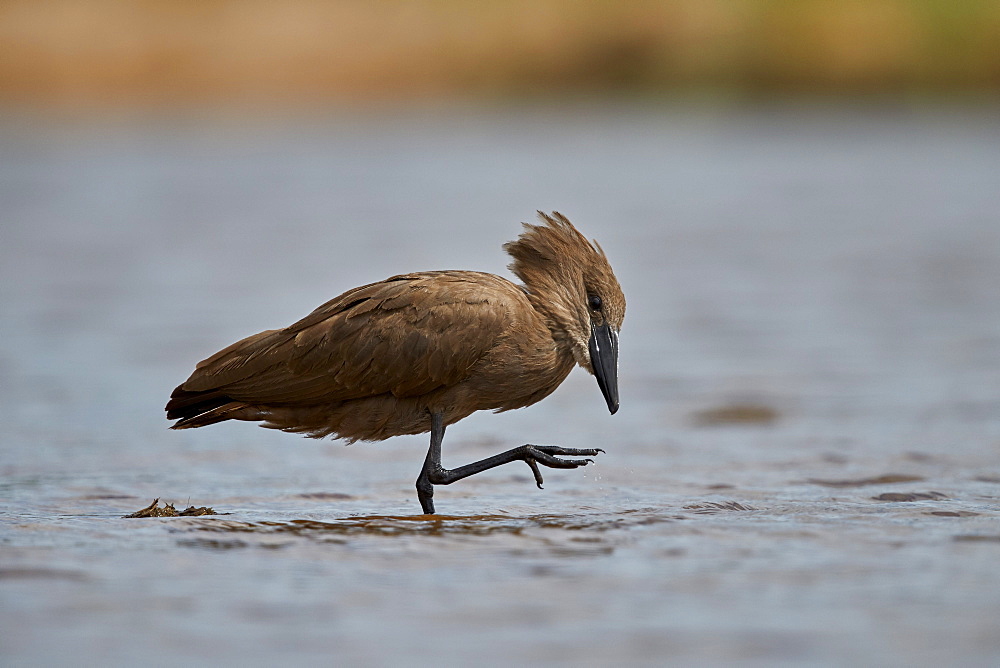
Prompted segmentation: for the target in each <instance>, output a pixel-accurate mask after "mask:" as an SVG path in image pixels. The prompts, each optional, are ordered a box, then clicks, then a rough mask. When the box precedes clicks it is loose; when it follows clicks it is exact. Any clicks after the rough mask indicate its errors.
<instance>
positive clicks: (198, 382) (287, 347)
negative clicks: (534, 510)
mask: <svg viewBox="0 0 1000 668" xmlns="http://www.w3.org/2000/svg"><path fill="white" fill-rule="evenodd" d="M539 215H540V216H541V218H542V224H541V225H528V224H525V225H524V228H525V229H524V232H523V233H522V234H521V236H520V237H519V238H518V239H517V240H516V241H511V242H509V243H507V244H505V245H504V249H505V250H506V251H507V252H508V253H510V255H511V256H512V257H513V258H514V261H513V262H512V263H511V264H510V269H511V271H513V272H514V273H515V274H516V275H517V276H518V277H519V278H520V279H521V280H522V281H524V285H516V284H515V283H512V282H511V281H508V280H507V279H505V278H501V277H500V276H495V275H493V274H487V273H482V272H477V271H428V272H420V273H414V274H402V275H399V276H393V277H392V278H388V279H386V280H384V281H381V282H379V283H371V284H369V285H363V286H361V287H359V288H354V289H353V290H348V291H347V292H345V293H344V294H342V295H340V296H339V297H335V298H334V299H331V300H330V301H328V302H327V303H325V304H323V305H322V306H320V307H319V308H317V309H316V310H315V311H313V312H312V313H310V314H309V315H307V316H306V317H305V318H303V319H302V320H299V321H298V322H297V323H295V324H294V325H291V326H290V327H286V328H285V329H275V330H269V331H266V332H261V333H260V334H255V335H253V336H250V337H247V338H245V339H243V340H242V341H237V342H236V343H234V344H233V345H231V346H229V347H228V348H225V349H224V350H221V351H219V352H218V353H216V354H215V355H212V356H211V357H209V358H208V359H206V360H204V361H203V362H200V363H199V364H198V366H197V367H196V368H195V370H194V373H193V374H191V377H190V378H188V379H187V380H186V381H184V383H182V384H181V385H180V386H179V387H178V388H177V389H176V390H174V392H173V394H171V395H170V401H169V402H168V403H167V407H166V410H167V418H168V419H171V420H175V419H176V420H177V422H176V423H175V424H174V425H173V426H172V428H173V429H187V428H190V427H204V426H205V425H210V424H215V423H216V422H222V421H224V420H250V421H261V422H263V426H265V427H271V428H273V429H281V430H282V431H290V432H298V433H303V434H306V435H307V436H311V437H313V438H322V437H324V436H335V437H339V438H344V439H347V440H348V441H349V442H352V443H353V442H354V441H380V440H383V439H386V438H389V437H390V436H399V435H401V434H421V433H424V432H427V431H430V432H431V443H430V448H429V449H428V451H427V458H426V459H425V461H424V466H423V468H422V469H421V471H420V477H418V478H417V497H418V498H419V500H420V505H421V507H422V508H423V511H424V513H433V512H434V485H449V484H451V483H453V482H455V481H457V480H461V479H462V478H466V477H468V476H471V475H474V474H476V473H479V472H481V471H485V470H487V469H491V468H493V467H495V466H500V465H501V464H506V463H508V462H512V461H515V460H522V461H524V462H527V464H528V466H530V467H531V470H532V472H533V474H534V477H535V482H536V483H537V484H538V486H539V487H541V486H542V476H541V473H540V472H539V470H538V465H539V464H541V465H543V466H548V467H551V468H563V469H571V468H576V467H578V466H584V465H586V464H587V463H588V462H590V461H592V460H590V459H563V458H562V457H565V456H569V457H578V458H579V457H593V456H596V455H597V454H598V453H599V452H603V450H601V449H598V448H593V449H576V448H563V447H558V446H543V445H530V444H529V445H522V446H520V447H517V448H513V449H511V450H508V451H506V452H502V453H500V454H498V455H495V456H493V457H488V458H486V459H483V460H480V461H478V462H474V463H472V464H467V465H465V466H460V467H458V468H455V469H446V468H444V467H442V466H441V441H442V440H443V439H444V430H445V427H447V426H448V425H450V424H453V423H455V422H458V421H459V420H461V419H462V418H464V417H467V416H469V415H471V414H472V413H473V412H475V411H480V410H493V411H507V410H511V409H512V408H522V407H524V406H530V405H531V404H533V403H535V402H536V401H540V400H541V399H543V398H545V397H546V396H548V395H549V394H550V393H551V392H552V391H553V390H555V389H556V387H558V386H559V384H560V383H562V382H563V380H564V379H565V378H566V376H567V375H568V374H569V372H570V370H571V369H572V368H573V365H574V364H579V365H580V366H582V367H583V368H584V369H586V370H587V371H589V372H591V373H592V374H594V376H596V377H597V384H598V386H599V387H600V389H601V392H602V393H603V394H604V399H605V400H606V401H607V404H608V409H609V410H610V411H611V412H612V413H614V412H615V411H617V410H618V331H619V329H620V328H621V325H622V320H623V319H624V317H625V296H624V295H623V294H622V290H621V287H620V286H619V285H618V280H617V279H616V278H615V275H614V272H613V271H612V270H611V265H610V264H608V260H607V257H605V255H604V251H603V250H602V249H601V247H600V246H599V245H597V243H596V242H595V243H591V242H589V241H587V239H586V237H584V236H583V235H582V234H580V232H578V231H577V229H576V228H575V227H573V225H572V223H570V222H569V220H567V219H566V217H565V216H563V215H562V214H560V213H556V212H553V214H552V215H551V216H548V215H545V214H544V213H541V212H539Z"/></svg>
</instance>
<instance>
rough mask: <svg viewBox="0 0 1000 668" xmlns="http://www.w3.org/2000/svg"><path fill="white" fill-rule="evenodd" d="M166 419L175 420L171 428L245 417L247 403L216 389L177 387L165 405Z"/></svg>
mask: <svg viewBox="0 0 1000 668" xmlns="http://www.w3.org/2000/svg"><path fill="white" fill-rule="evenodd" d="M166 411H167V419H168V420H177V422H176V423H175V424H173V425H171V426H170V428H171V429H193V428H194V427H205V426H207V425H210V424H215V423H216V422H224V421H226V420H241V419H243V420H245V419H247V417H248V416H247V405H246V404H245V403H243V402H241V401H235V400H234V399H233V398H232V397H229V396H226V395H225V394H223V393H222V392H219V391H218V390H209V391H207V392H190V391H188V390H184V389H181V388H180V387H178V388H177V389H176V390H174V391H173V393H172V394H171V395H170V401H168V402H167V406H166Z"/></svg>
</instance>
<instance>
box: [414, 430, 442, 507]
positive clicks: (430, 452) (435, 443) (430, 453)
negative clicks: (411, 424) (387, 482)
mask: <svg viewBox="0 0 1000 668" xmlns="http://www.w3.org/2000/svg"><path fill="white" fill-rule="evenodd" d="M443 440H444V417H443V416H442V415H441V413H431V445H430V447H429V448H427V457H426V458H425V459H424V467H423V468H422V469H420V475H419V476H418V477H417V499H419V500H420V507H421V508H422V509H423V511H424V515H433V514H434V483H433V482H431V478H432V476H433V477H437V475H438V473H439V472H441V471H443V470H444V469H443V468H441V441H443Z"/></svg>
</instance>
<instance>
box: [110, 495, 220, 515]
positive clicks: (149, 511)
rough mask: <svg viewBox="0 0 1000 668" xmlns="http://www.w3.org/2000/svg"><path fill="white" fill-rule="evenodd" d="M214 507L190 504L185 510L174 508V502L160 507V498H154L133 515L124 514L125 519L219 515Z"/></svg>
mask: <svg viewBox="0 0 1000 668" xmlns="http://www.w3.org/2000/svg"><path fill="white" fill-rule="evenodd" d="M218 514H219V513H217V512H215V510H213V509H212V508H208V507H206V506H201V507H200V508H195V507H194V506H188V507H187V508H185V509H184V510H177V509H176V508H174V504H172V503H164V504H163V507H162V508H161V507H160V499H159V498H156V499H153V502H152V503H151V504H149V505H148V506H146V507H145V508H143V509H142V510H137V511H135V512H134V513H132V514H131V515H124V516H123V519H131V518H137V517H197V516H199V515H218Z"/></svg>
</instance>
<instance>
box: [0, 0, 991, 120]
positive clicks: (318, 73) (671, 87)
mask: <svg viewBox="0 0 1000 668" xmlns="http://www.w3.org/2000/svg"><path fill="white" fill-rule="evenodd" d="M998 41H1000V7H998V5H997V3H996V2H992V1H991V0H962V1H961V2H949V1H947V0H844V1H842V2H822V1H819V0H816V1H813V0H761V1H759V2H744V1H741V0H678V1H676V2H650V1H646V0H640V1H637V2H631V3H627V4H622V3H618V2H612V1H610V0H608V1H602V0H593V1H588V2H574V1H572V0H532V1H530V2H522V1H520V0H515V1H512V2H492V1H486V2H476V3H465V2H456V1H449V0H421V1H417V2H374V3H364V2H318V1H311V0H291V1H289V2H281V3H273V2H226V1H223V0H204V1H194V0H192V1H182V2H169V3H163V2H152V1H150V2H144V1H139V2H129V3H121V2H114V1H108V0H76V1H73V0H38V1H28V0H24V1H19V0H9V1H8V2H4V3H3V7H2V8H0V44H2V46H0V49H2V51H0V54H2V58H0V93H2V95H3V97H4V98H5V100H6V101H8V102H23V103H28V104H38V105H56V106H60V107H63V108H80V107H84V108H93V107H97V108H108V107H121V106H132V107H134V106H140V107H147V108H148V107H157V106H160V105H167V106H177V105H189V104H195V103H201V104H204V103H213V104H218V103H226V104H230V103H265V104H272V105H280V106H289V105H290V106H306V105H316V104H329V103H334V102H338V103H359V102H371V101H385V100H392V101H406V100H413V99H426V98H438V97H442V96H446V97H455V96H461V97H475V98H487V99H493V100H505V99H509V98H510V97H511V96H515V97H517V96H525V95H536V96H546V97H551V96H566V95H573V94H576V95H587V94H602V95H607V94H609V93H644V94H651V95H663V94H667V93H675V92H677V91H685V92H695V93H699V94H701V93H704V94H712V95H722V96H728V95H740V96H764V95H768V96H769V95H774V94H782V93H789V92H810V93H818V94H823V95H833V94H878V95H886V94H896V95H915V94H917V95H919V94H932V93H935V94H956V93H963V94H970V93H973V94H981V93H984V92H995V91H996V89H997V86H998V84H1000V50H998V48H997V43H998Z"/></svg>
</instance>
